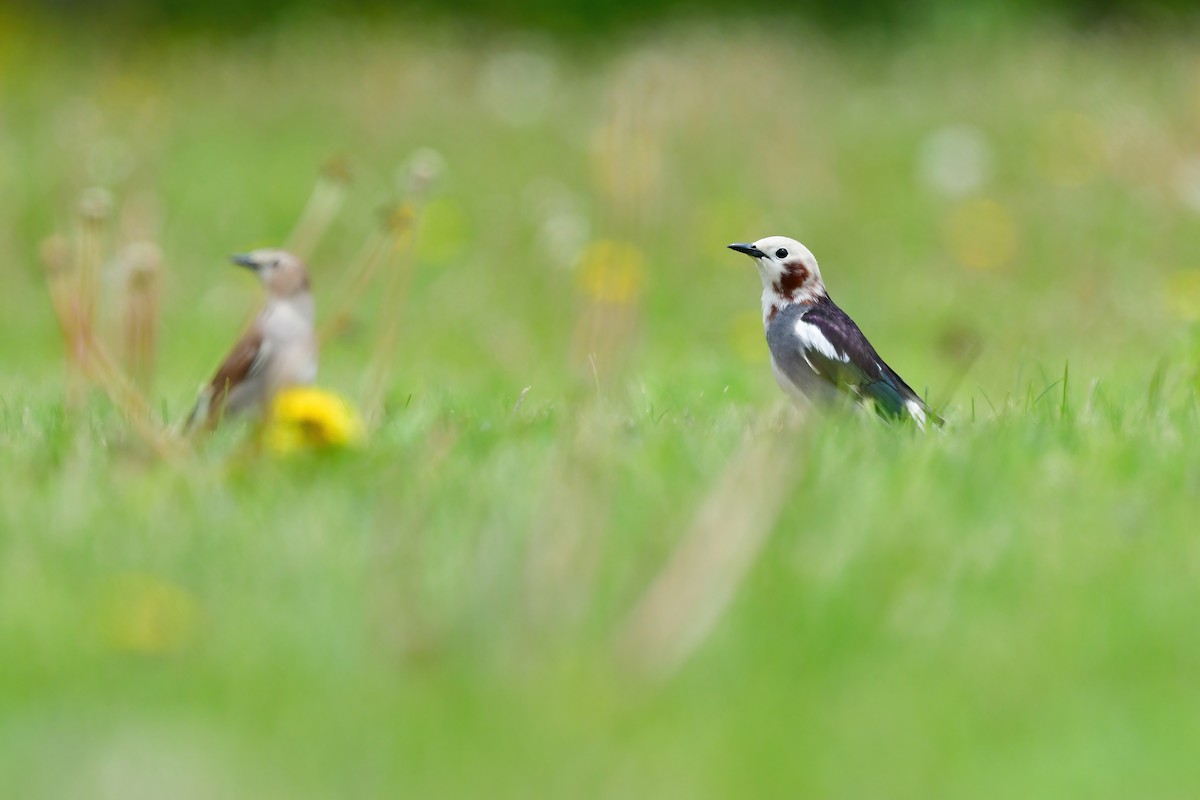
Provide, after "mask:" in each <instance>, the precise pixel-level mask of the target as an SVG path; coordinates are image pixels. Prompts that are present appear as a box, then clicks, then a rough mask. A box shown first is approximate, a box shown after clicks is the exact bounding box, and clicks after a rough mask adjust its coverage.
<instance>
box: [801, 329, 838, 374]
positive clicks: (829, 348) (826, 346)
mask: <svg viewBox="0 0 1200 800" xmlns="http://www.w3.org/2000/svg"><path fill="white" fill-rule="evenodd" d="M795 331H796V338H797V339H799V340H800V345H801V347H803V348H804V349H805V350H815V351H817V352H818V353H820V354H821V355H823V356H825V357H826V358H833V359H837V360H838V361H844V362H848V361H849V360H850V356H849V355H847V354H846V353H842V352H838V349H837V348H836V347H834V346H833V342H831V341H829V339H828V338H827V337H826V336H825V333H824V332H823V331H822V330H821V329H820V328H818V327H817V326H816V325H813V324H812V323H811V322H805V321H804V319H803V318H801V319H798V320H796V327H795ZM804 360H805V361H807V362H808V366H810V367H812V362H811V361H809V360H808V356H805V357H804ZM813 372H816V368H815V367H814V368H813Z"/></svg>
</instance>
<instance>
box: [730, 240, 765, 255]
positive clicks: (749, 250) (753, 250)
mask: <svg viewBox="0 0 1200 800" xmlns="http://www.w3.org/2000/svg"><path fill="white" fill-rule="evenodd" d="M729 249H730V250H737V251H738V252H739V253H745V254H746V255H748V256H752V257H754V258H766V257H767V254H766V253H764V252H763V251H762V250H759V249H758V248H757V247H755V246H754V245H752V244H737V243H734V244H731V245H729Z"/></svg>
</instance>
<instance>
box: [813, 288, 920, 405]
mask: <svg viewBox="0 0 1200 800" xmlns="http://www.w3.org/2000/svg"><path fill="white" fill-rule="evenodd" d="M794 332H795V336H796V340H797V342H798V343H799V346H800V349H801V355H802V356H803V358H804V360H805V361H806V362H807V364H808V366H809V367H811V368H812V370H813V372H815V373H816V374H817V375H819V376H820V377H821V378H823V379H824V380H826V381H828V382H829V383H831V384H833V385H834V386H836V387H837V388H839V389H841V390H843V391H848V392H850V393H851V394H853V395H856V396H857V397H859V398H860V399H863V400H870V401H871V402H872V403H874V405H875V409H876V411H878V412H879V413H880V414H882V415H884V416H888V417H902V416H913V417H918V416H919V415H918V413H917V412H916V411H914V408H915V409H919V411H920V414H923V415H924V416H925V417H928V418H930V419H931V420H932V421H934V423H935V424H941V419H940V418H939V417H938V416H937V415H936V414H934V413H933V411H932V410H931V409H930V408H929V406H928V405H926V403H925V401H924V400H922V399H921V396H920V395H918V394H917V393H916V392H914V391H913V390H912V388H911V387H910V386H909V385H908V384H907V383H905V382H904V380H903V379H902V378H901V377H900V376H899V375H897V374H896V371H895V370H893V369H892V368H891V367H889V366H888V365H887V363H886V362H884V360H883V359H882V358H880V357H879V354H878V353H877V352H875V348H874V347H872V346H871V343H870V342H869V341H867V337H866V336H864V335H863V333H862V331H861V330H859V328H858V325H856V324H855V323H854V320H852V319H850V317H849V316H848V315H847V314H846V313H845V312H844V311H842V310H841V309H840V308H838V306H837V305H836V304H835V303H834V302H833V301H832V300H830V299H829V297H828V296H824V297H822V298H821V299H820V300H819V301H818V302H816V303H814V304H813V305H812V306H811V307H810V308H809V309H808V310H806V311H805V312H804V313H803V314H801V315H800V317H799V319H798V320H797V323H796V325H795V328H794Z"/></svg>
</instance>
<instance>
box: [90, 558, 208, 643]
mask: <svg viewBox="0 0 1200 800" xmlns="http://www.w3.org/2000/svg"><path fill="white" fill-rule="evenodd" d="M103 608H104V617H103V619H104V638H105V641H107V643H108V644H109V646H110V647H112V648H113V649H115V650H123V651H126V652H132V653H142V654H144V655H160V654H170V653H177V652H179V651H181V650H183V649H184V648H185V647H186V646H187V645H188V644H189V643H191V641H192V640H193V639H194V638H195V635H196V629H197V627H198V625H199V622H200V607H199V605H198V604H197V603H196V600H195V598H193V597H192V595H191V594H190V593H189V592H187V591H186V590H185V589H183V588H181V587H179V586H176V585H175V584H173V583H168V582H167V581H164V580H162V579H161V578H157V577H155V576H153V575H123V576H121V577H120V578H117V579H116V580H114V581H113V582H112V584H111V585H110V586H109V588H108V592H107V598H106V602H105V604H104V606H103Z"/></svg>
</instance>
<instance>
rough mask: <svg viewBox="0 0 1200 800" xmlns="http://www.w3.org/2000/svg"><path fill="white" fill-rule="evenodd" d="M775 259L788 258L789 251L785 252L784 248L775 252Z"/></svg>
mask: <svg viewBox="0 0 1200 800" xmlns="http://www.w3.org/2000/svg"><path fill="white" fill-rule="evenodd" d="M775 257H776V258H787V250H784V249H783V248H782V247H781V248H779V249H778V250H776V251H775Z"/></svg>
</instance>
